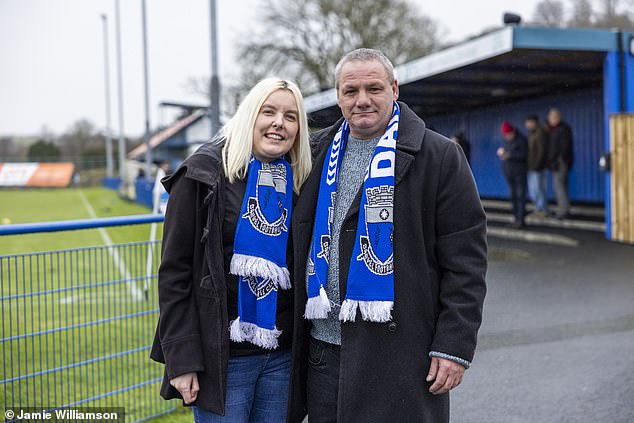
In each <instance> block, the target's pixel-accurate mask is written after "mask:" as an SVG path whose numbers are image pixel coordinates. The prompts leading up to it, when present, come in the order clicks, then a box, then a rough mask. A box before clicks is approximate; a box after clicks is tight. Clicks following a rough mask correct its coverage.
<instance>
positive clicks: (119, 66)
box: [114, 0, 126, 187]
mask: <svg viewBox="0 0 634 423" xmlns="http://www.w3.org/2000/svg"><path fill="white" fill-rule="evenodd" d="M114 6H115V27H116V40H117V93H118V96H119V99H118V100H119V177H120V178H121V184H122V186H123V187H125V186H126V185H125V184H126V180H125V174H126V171H125V155H126V142H125V135H124V133H123V72H122V67H123V65H122V63H121V18H120V14H119V0H115V3H114Z"/></svg>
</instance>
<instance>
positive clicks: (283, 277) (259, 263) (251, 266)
mask: <svg viewBox="0 0 634 423" xmlns="http://www.w3.org/2000/svg"><path fill="white" fill-rule="evenodd" d="M230 272H231V273H232V274H233V275H239V276H243V277H249V276H257V277H260V278H267V279H270V280H272V281H274V282H275V283H276V284H277V286H278V287H280V288H282V289H290V288H291V277H290V274H289V272H288V269H287V268H284V267H280V266H278V265H277V264H275V263H273V262H272V261H270V260H267V259H264V258H262V257H255V256H248V255H246V254H234V255H233V257H232V258H231V266H230Z"/></svg>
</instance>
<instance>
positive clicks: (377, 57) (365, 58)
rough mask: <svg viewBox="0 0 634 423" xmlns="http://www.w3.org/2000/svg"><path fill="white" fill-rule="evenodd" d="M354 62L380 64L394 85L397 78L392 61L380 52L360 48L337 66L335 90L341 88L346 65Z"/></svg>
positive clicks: (344, 57)
mask: <svg viewBox="0 0 634 423" xmlns="http://www.w3.org/2000/svg"><path fill="white" fill-rule="evenodd" d="M354 60H357V61H360V62H371V61H376V62H379V63H380V64H381V65H382V66H383V68H384V69H385V73H386V74H387V79H388V80H389V82H390V85H391V84H393V83H394V80H395V79H396V77H395V75H394V65H392V62H390V59H388V58H387V57H385V55H384V54H383V53H381V52H380V51H379V50H374V49H371V48H358V49H356V50H352V51H351V52H350V53H347V54H346V55H344V56H343V57H342V58H341V60H339V63H337V66H335V89H337V88H339V77H340V76H341V68H342V67H343V65H345V64H346V63H348V62H352V61H354Z"/></svg>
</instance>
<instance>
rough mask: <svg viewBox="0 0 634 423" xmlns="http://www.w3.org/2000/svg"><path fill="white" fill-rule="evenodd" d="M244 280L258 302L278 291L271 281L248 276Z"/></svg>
mask: <svg viewBox="0 0 634 423" xmlns="http://www.w3.org/2000/svg"><path fill="white" fill-rule="evenodd" d="M244 280H245V281H246V282H247V284H248V285H249V289H250V290H251V292H252V293H253V295H255V297H256V298H257V299H258V300H261V299H262V298H265V297H266V296H267V295H269V294H270V293H271V292H273V291H277V286H276V285H275V282H273V281H272V280H271V279H268V278H258V277H255V276H248V277H246V278H244Z"/></svg>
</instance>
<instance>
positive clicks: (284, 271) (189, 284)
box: [151, 78, 311, 423]
mask: <svg viewBox="0 0 634 423" xmlns="http://www.w3.org/2000/svg"><path fill="white" fill-rule="evenodd" d="M310 157H311V156H310V147H309V143H308V125H307V120H306V113H305V111H304V105H303V99H302V95H301V93H300V91H299V89H298V88H297V86H296V85H295V84H294V83H292V82H290V81H286V80H282V79H278V78H268V79H264V80H262V81H260V82H259V83H258V84H257V85H255V86H254V87H253V88H252V89H251V91H250V92H249V94H248V95H247V96H246V97H245V99H244V101H243V102H242V103H241V104H240V106H239V107H238V110H237V112H236V113H235V115H234V116H233V117H232V118H231V119H230V120H229V122H227V124H226V125H225V126H224V127H223V128H222V130H221V131H220V132H219V134H218V135H216V137H214V140H212V141H211V142H210V143H208V144H206V145H204V146H202V147H201V148H200V149H199V150H198V151H197V152H196V153H194V154H193V155H192V156H191V157H189V158H188V159H186V160H185V161H184V162H183V164H182V165H181V166H180V167H179V168H178V170H177V171H176V172H174V174H173V175H172V176H170V177H168V178H167V179H165V180H164V181H163V185H165V188H166V189H167V191H168V192H169V193H170V201H169V205H168V207H167V213H166V215H165V228H164V233H163V247H162V252H163V256H162V261H161V266H160V268H159V282H158V291H159V308H160V316H159V322H158V328H157V332H156V336H155V341H154V345H153V348H152V355H151V356H152V358H153V359H154V360H156V361H159V362H161V363H165V377H164V381H163V385H162V387H161V395H162V396H163V397H164V398H165V399H171V398H182V399H183V401H184V402H185V404H189V405H192V406H194V418H195V421H196V422H267V423H270V422H282V421H285V418H286V405H287V395H288V385H289V377H290V360H291V354H290V347H291V337H292V325H293V295H292V292H291V289H290V288H291V281H290V278H289V272H288V265H287V260H286V259H287V254H288V255H289V256H290V254H291V251H290V249H289V243H288V235H289V233H290V230H289V226H290V221H291V213H292V207H293V197H294V194H297V193H298V192H299V188H300V187H301V185H302V183H303V182H304V181H305V179H306V177H307V176H308V173H309V172H310V169H311V158H310Z"/></svg>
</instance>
